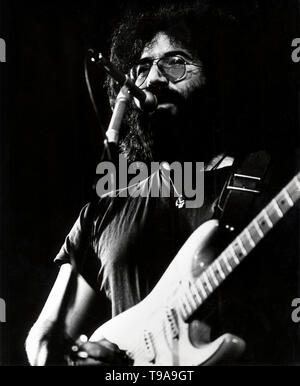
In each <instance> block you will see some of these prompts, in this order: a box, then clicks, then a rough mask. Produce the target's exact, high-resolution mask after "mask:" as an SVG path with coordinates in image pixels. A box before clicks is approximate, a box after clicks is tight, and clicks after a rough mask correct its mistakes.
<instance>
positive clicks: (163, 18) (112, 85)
mask: <svg viewBox="0 0 300 386" xmlns="http://www.w3.org/2000/svg"><path fill="white" fill-rule="evenodd" d="M233 25H235V18H234V17H233V16H232V15H231V14H228V13H227V14H224V13H223V12H222V11H221V10H220V9H218V8H216V7H213V6H212V5H211V4H209V3H208V1H207V0H193V1H192V0H185V1H183V0H181V1H178V2H176V3H175V2H174V1H173V2H171V1H168V0H167V1H166V0H165V1H163V2H161V1H160V3H159V6H157V3H155V2H153V6H152V7H150V8H149V7H148V9H147V10H143V11H129V12H128V14H127V15H125V16H124V17H123V19H122V22H121V23H120V24H119V25H118V26H117V28H116V29H115V31H114V33H113V34H112V39H111V52H110V60H111V61H112V62H113V63H114V64H115V65H116V66H117V67H118V68H119V69H120V70H121V71H122V72H124V73H128V72H129V71H130V69H131V67H132V66H133V65H134V64H135V63H136V62H137V61H138V59H139V58H140V56H141V53H142V51H143V49H144V47H145V46H146V45H147V44H148V43H150V42H151V41H152V40H153V38H154V37H155V35H156V34H157V33H158V32H163V33H165V34H166V35H168V37H169V39H170V40H171V42H172V43H176V44H178V45H180V46H182V47H184V48H186V49H188V50H189V51H190V52H191V54H192V55H193V56H194V57H195V58H197V59H199V60H200V61H201V63H202V64H203V72H204V74H205V79H206V88H207V89H208V90H209V92H208V93H209V95H208V94H207V98H206V99H207V100H213V98H214V97H215V96H216V95H217V94H218V92H217V90H216V85H217V84H218V78H219V77H220V74H219V71H218V69H217V67H218V66H220V65H222V66H223V67H224V60H223V58H221V56H223V53H226V52H227V49H226V41H229V39H226V38H225V36H226V35H228V32H229V33H230V31H232V26H233ZM231 43H232V40H231ZM106 88H107V93H108V96H109V100H110V105H111V106H112V107H113V105H114V101H115V98H116V96H117V94H118V92H119V90H120V87H119V85H118V84H117V83H116V82H115V81H114V80H113V79H111V78H108V79H107V80H106ZM214 115H215V116H216V114H214ZM141 116H142V114H141V113H140V112H137V111H136V108H135V107H134V104H133V103H131V106H129V108H128V109H127V112H126V116H125V118H124V125H123V129H122V130H121V141H120V148H121V151H122V152H123V153H124V154H126V156H127V157H128V158H129V159H131V160H135V159H136V158H137V155H139V157H140V156H141V154H142V153H143V156H142V158H143V159H144V160H145V159H152V156H153V154H152V150H151V146H152V145H153V138H151V135H150V134H149V132H148V133H146V132H145V130H140V129H139V128H138V125H137V124H136V122H137V120H138V119H139V118H141ZM133 127H136V129H132V128H133ZM146 137H147V138H146Z"/></svg>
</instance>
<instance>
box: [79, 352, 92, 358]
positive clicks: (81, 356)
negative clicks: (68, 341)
mask: <svg viewBox="0 0 300 386" xmlns="http://www.w3.org/2000/svg"><path fill="white" fill-rule="evenodd" d="M77 356H78V358H81V359H87V358H88V357H89V354H88V353H87V352H86V351H79V352H78V353H77Z"/></svg>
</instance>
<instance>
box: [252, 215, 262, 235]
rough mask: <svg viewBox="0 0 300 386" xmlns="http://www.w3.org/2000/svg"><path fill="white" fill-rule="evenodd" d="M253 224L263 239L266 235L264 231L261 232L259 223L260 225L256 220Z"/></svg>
mask: <svg viewBox="0 0 300 386" xmlns="http://www.w3.org/2000/svg"><path fill="white" fill-rule="evenodd" d="M253 224H254V226H255V229H256V230H257V233H258V234H259V236H260V237H261V238H263V237H264V233H263V231H262V230H261V228H260V226H259V223H258V221H257V220H256V219H254V220H253Z"/></svg>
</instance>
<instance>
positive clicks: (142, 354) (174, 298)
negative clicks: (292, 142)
mask: <svg viewBox="0 0 300 386" xmlns="http://www.w3.org/2000/svg"><path fill="white" fill-rule="evenodd" d="M292 182H293V180H292V181H291V182H290V183H292ZM289 185H290V184H288V185H287V186H286V187H285V188H283V189H282V190H281V191H280V193H279V194H278V195H277V196H276V197H275V198H277V197H279V196H280V195H281V194H283V192H284V190H285V189H286V188H287V187H288V186H289ZM291 187H294V188H295V191H296V192H297V191H298V189H297V186H291ZM295 191H293V192H292V194H294V193H295ZM298 195H299V192H298ZM298 199H299V197H298ZM298 199H296V201H297V200H298ZM293 202H294V201H293ZM294 204H295V202H294ZM219 256H220V255H219ZM219 256H218V257H219ZM218 257H217V258H218ZM234 268H235V267H234ZM204 272H206V270H205V271H204ZM201 275H202V274H201ZM201 275H200V276H199V277H201ZM180 284H181V283H179V286H178V282H176V283H175V288H174V291H172V293H170V294H169V295H168V296H167V297H166V299H165V300H164V302H163V303H162V304H159V308H161V314H162V316H165V317H166V313H165V308H166V305H167V304H168V301H169V302H170V308H171V309H175V310H176V311H177V314H178V317H180V318H182V317H181V314H180V312H178V305H177V304H176V303H177V302H178V299H179V296H178V291H180V288H181V287H180ZM193 284H194V283H193ZM209 295H210V294H208V296H209ZM208 296H207V297H206V298H205V299H203V300H202V303H201V304H200V305H199V307H200V306H201V305H202V304H203V302H204V301H205V300H206V299H207V298H208ZM174 302H176V303H175V304H174ZM182 321H183V322H184V323H186V322H185V321H184V319H183V318H182ZM178 324H179V323H178ZM149 332H150V334H151V335H153V337H154V338H155V340H158V339H159V338H163V339H165V336H164V335H165V334H164V320H163V318H162V320H161V321H160V323H159V328H158V331H157V332H156V333H153V330H152V331H150V330H149ZM154 343H155V342H153V340H151V344H152V345H153V346H154V351H155V344H154ZM143 345H144V340H143V336H141V342H139V343H138V344H136V345H135V347H134V348H133V349H132V350H130V351H128V353H129V355H130V356H132V355H131V354H134V357H133V359H134V361H137V360H138V359H140V358H145V360H146V358H147V353H146V350H145V348H144V347H142V346H143ZM167 345H168V342H167ZM170 351H171V350H170Z"/></svg>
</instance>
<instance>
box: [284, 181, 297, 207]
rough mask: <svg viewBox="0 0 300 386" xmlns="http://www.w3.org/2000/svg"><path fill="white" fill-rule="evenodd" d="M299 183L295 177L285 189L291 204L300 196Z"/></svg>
mask: <svg viewBox="0 0 300 386" xmlns="http://www.w3.org/2000/svg"><path fill="white" fill-rule="evenodd" d="M299 186H300V182H299V181H298V179H297V178H296V177H294V178H293V179H292V181H291V182H290V184H288V186H287V187H286V190H287V191H288V193H289V195H290V197H291V199H292V201H293V202H296V201H297V200H298V199H299V196H300V187H299Z"/></svg>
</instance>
